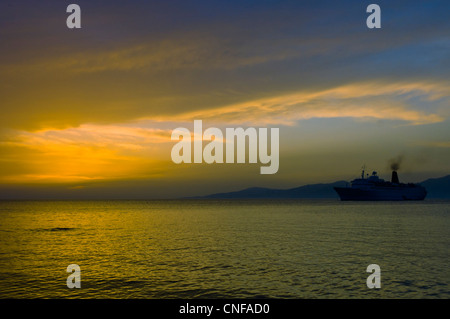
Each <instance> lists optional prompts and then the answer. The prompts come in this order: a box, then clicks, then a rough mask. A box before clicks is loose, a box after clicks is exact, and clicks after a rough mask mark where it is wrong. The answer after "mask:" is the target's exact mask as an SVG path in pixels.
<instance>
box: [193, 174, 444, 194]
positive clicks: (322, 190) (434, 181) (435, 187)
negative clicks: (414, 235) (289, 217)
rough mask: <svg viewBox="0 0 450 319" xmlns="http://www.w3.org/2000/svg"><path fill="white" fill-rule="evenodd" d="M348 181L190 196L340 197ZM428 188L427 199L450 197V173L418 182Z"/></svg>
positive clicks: (255, 188)
mask: <svg viewBox="0 0 450 319" xmlns="http://www.w3.org/2000/svg"><path fill="white" fill-rule="evenodd" d="M348 184H349V182H347V181H337V182H333V183H324V184H309V185H304V186H300V187H295V188H289V189H274V188H263V187H251V188H246V189H243V190H240V191H234V192H227V193H216V194H210V195H205V196H195V197H189V198H193V199H202V198H203V199H208V198H210V199H233V198H234V199H258V198H260V199H264V198H267V199H277V198H278V199H295V198H298V199H339V196H338V195H337V193H336V192H335V191H334V189H333V187H345V186H347V185H348ZM418 184H420V185H422V186H424V187H425V188H426V189H427V192H428V195H427V199H450V175H447V176H444V177H440V178H430V179H427V180H425V181H423V182H421V183H418Z"/></svg>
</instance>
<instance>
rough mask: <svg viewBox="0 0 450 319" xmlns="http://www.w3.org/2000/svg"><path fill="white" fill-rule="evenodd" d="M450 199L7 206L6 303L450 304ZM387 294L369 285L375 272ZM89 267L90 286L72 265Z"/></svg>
mask: <svg viewBox="0 0 450 319" xmlns="http://www.w3.org/2000/svg"><path fill="white" fill-rule="evenodd" d="M449 214H450V203H448V202H437V203H434V202H423V203H371V204H367V203H359V204H358V203H342V202H334V201H284V202H283V201H226V200H222V201H220V200H219V201H213V200H210V201H209V200H208V201H195V200H190V201H189V200H186V201H79V202H66V201H57V202H47V201H40V202H32V201H30V202H19V201H16V202H1V203H0V221H1V224H0V240H1V246H0V248H1V255H0V256H1V258H0V279H1V280H0V297H2V298H60V297H63V298H78V297H82V298H199V297H200V298H254V297H270V298H423V297H437V298H448V297H449V296H450V288H449V287H450V283H449V280H450V273H449V270H448V267H447V265H448V263H449V262H450V257H449V256H450V254H449V253H450V235H449V233H448V229H449V226H450V220H449V218H448V217H449ZM372 263H377V264H379V265H380V267H381V269H382V287H383V288H382V289H380V290H370V289H368V288H367V287H366V278H367V276H368V274H367V273H366V272H365V271H366V267H367V266H368V265H369V264H372ZM70 264H78V265H79V266H80V267H81V289H69V288H67V286H66V279H67V276H68V275H69V274H68V273H67V272H66V268H67V266H68V265H70Z"/></svg>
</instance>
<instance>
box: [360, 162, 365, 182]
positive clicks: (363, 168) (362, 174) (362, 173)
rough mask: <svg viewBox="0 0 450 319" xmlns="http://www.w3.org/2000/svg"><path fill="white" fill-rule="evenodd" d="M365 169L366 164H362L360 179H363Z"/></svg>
mask: <svg viewBox="0 0 450 319" xmlns="http://www.w3.org/2000/svg"><path fill="white" fill-rule="evenodd" d="M365 169H366V164H364V165H363V167H362V172H361V179H364V170H365Z"/></svg>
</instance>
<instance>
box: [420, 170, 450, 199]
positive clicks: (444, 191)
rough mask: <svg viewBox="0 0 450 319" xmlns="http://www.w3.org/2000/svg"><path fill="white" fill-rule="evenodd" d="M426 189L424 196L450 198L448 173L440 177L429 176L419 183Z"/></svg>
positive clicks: (449, 177) (449, 176)
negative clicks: (426, 193)
mask: <svg viewBox="0 0 450 319" xmlns="http://www.w3.org/2000/svg"><path fill="white" fill-rule="evenodd" d="M420 185H422V186H424V187H425V188H426V189H427V192H428V195H427V197H426V198H442V199H450V175H447V176H444V177H440V178H430V179H427V180H426V181H423V182H422V183H420Z"/></svg>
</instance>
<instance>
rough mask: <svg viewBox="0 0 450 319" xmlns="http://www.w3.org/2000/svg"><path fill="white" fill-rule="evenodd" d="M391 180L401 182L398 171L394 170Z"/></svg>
mask: <svg viewBox="0 0 450 319" xmlns="http://www.w3.org/2000/svg"><path fill="white" fill-rule="evenodd" d="M391 182H392V183H394V184H400V181H399V180H398V175H397V172H396V171H392V178H391Z"/></svg>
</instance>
